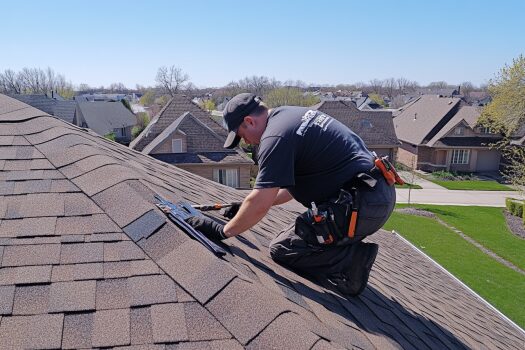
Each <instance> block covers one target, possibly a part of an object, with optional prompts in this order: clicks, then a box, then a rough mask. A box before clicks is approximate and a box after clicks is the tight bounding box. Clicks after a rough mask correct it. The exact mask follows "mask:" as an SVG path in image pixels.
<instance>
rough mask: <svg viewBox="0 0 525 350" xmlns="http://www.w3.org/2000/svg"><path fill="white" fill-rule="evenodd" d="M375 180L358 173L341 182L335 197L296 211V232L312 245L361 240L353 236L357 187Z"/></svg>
mask: <svg viewBox="0 0 525 350" xmlns="http://www.w3.org/2000/svg"><path fill="white" fill-rule="evenodd" d="M376 183H377V180H376V179H375V178H374V177H372V176H371V175H370V174H366V173H360V174H358V175H357V176H355V177H354V178H353V179H352V180H351V181H349V182H348V183H347V184H345V185H344V188H342V189H341V190H340V191H339V195H338V197H337V198H334V199H333V200H329V201H327V202H323V203H320V204H316V203H315V202H312V203H311V208H310V209H308V210H307V211H306V212H304V213H303V214H301V215H299V216H298V217H297V219H296V222H295V232H296V233H297V235H298V236H299V237H301V238H302V239H303V240H305V241H306V242H308V243H310V244H312V245H333V244H334V245H346V244H350V243H353V242H355V241H358V240H361V239H363V238H364V237H357V236H356V227H357V216H358V203H359V198H358V196H359V191H358V188H359V186H361V185H364V186H368V187H370V188H374V187H375V185H376Z"/></svg>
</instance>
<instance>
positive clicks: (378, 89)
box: [369, 79, 384, 95]
mask: <svg viewBox="0 0 525 350" xmlns="http://www.w3.org/2000/svg"><path fill="white" fill-rule="evenodd" d="M369 85H370V89H371V90H372V92H374V93H376V94H378V95H381V93H382V90H383V85H384V82H383V80H379V79H373V80H370V84H369Z"/></svg>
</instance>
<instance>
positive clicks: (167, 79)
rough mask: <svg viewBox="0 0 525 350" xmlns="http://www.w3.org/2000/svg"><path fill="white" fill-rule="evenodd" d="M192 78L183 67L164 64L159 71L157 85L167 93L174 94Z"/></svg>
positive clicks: (156, 79)
mask: <svg viewBox="0 0 525 350" xmlns="http://www.w3.org/2000/svg"><path fill="white" fill-rule="evenodd" d="M189 80H190V77H189V75H188V74H186V73H184V72H183V71H182V69H180V68H178V67H175V66H171V67H169V68H168V67H166V66H162V67H160V68H159V70H158V71H157V77H156V78H155V81H156V82H157V87H159V88H160V89H162V91H163V92H164V93H166V94H169V95H171V96H174V95H175V94H176V93H177V92H179V91H181V90H183V89H184V88H185V84H186V83H187V82H188V81H189Z"/></svg>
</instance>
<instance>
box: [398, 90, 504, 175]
mask: <svg viewBox="0 0 525 350" xmlns="http://www.w3.org/2000/svg"><path fill="white" fill-rule="evenodd" d="M479 117H480V109H479V108H478V107H474V106H468V105H467V104H466V103H464V102H463V101H462V100H461V99H459V98H455V97H442V96H439V95H423V96H421V97H419V98H418V99H416V100H415V101H413V102H411V103H409V104H407V105H405V106H403V107H401V108H400V109H399V110H398V112H397V114H396V117H395V118H394V126H395V130H396V133H397V136H398V138H399V140H400V141H401V146H400V147H399V151H398V157H397V160H398V161H399V162H401V163H403V164H405V165H407V166H409V167H412V166H415V167H416V168H417V169H421V170H425V171H437V170H446V171H458V172H490V171H498V170H499V167H500V159H501V154H500V152H499V151H497V150H494V149H491V147H490V145H491V144H492V143H494V142H497V141H498V140H500V139H501V136H500V135H498V134H493V133H491V132H490V130H489V129H488V128H482V127H479V126H478V125H477V122H478V119H479Z"/></svg>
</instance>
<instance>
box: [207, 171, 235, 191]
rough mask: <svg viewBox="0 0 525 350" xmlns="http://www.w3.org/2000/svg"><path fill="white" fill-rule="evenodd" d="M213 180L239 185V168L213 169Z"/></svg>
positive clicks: (228, 184)
mask: <svg viewBox="0 0 525 350" xmlns="http://www.w3.org/2000/svg"><path fill="white" fill-rule="evenodd" d="M213 181H216V182H219V183H221V184H223V185H226V186H230V187H239V173H238V171H237V169H213Z"/></svg>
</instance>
